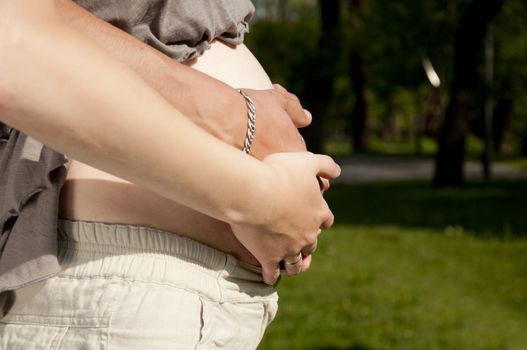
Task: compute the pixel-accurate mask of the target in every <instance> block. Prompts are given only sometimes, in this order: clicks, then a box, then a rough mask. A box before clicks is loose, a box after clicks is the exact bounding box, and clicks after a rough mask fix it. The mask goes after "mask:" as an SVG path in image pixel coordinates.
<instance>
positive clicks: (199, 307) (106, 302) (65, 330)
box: [0, 220, 278, 350]
mask: <svg viewBox="0 0 527 350" xmlns="http://www.w3.org/2000/svg"><path fill="white" fill-rule="evenodd" d="M59 260H60V261H61V266H62V268H63V269H62V271H61V272H60V273H59V274H58V275H57V276H55V277H53V278H50V279H48V280H46V281H43V282H40V283H36V284H34V285H31V286H28V287H24V288H22V289H19V290H17V291H16V292H15V302H14V305H13V307H12V308H11V309H10V311H9V313H8V314H7V315H6V316H5V317H4V318H3V319H2V320H0V349H2V350H18V349H24V350H30V349H46V350H47V349H54V350H55V349H68V350H70V349H72V350H74V349H83V350H91V349H101V350H102V349H130V350H132V349H141V350H155V349H218V348H221V349H243V350H247V349H255V348H256V347H257V345H258V343H259V342H260V340H261V338H262V336H263V333H264V331H265V328H266V327H267V326H268V325H269V323H270V322H271V321H272V319H273V317H274V316H275V314H276V311H277V300H278V297H277V294H276V292H275V291H274V289H273V288H272V287H270V286H267V285H265V284H264V283H263V281H262V277H261V275H260V271H259V270H258V269H257V268H253V267H251V266H250V265H245V264H243V263H240V262H238V261H237V260H236V259H234V258H233V257H232V256H230V255H227V254H224V253H222V252H220V251H218V250H215V249H212V248H209V247H207V246H205V245H203V244H200V243H198V242H196V241H193V240H190V239H187V238H183V237H180V236H177V235H175V234H171V233H166V232H162V231H158V230H154V229H151V228H146V227H137V226H127V225H109V224H102V223H87V222H78V221H76V222H72V221H65V220H62V221H60V222H59Z"/></svg>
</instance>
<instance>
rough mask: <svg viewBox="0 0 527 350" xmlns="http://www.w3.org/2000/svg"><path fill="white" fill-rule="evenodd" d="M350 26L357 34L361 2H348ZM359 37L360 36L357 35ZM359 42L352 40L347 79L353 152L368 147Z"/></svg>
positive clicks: (365, 99)
mask: <svg viewBox="0 0 527 350" xmlns="http://www.w3.org/2000/svg"><path fill="white" fill-rule="evenodd" d="M348 5H349V7H348V8H349V12H350V16H349V17H350V19H351V20H350V21H349V22H350V26H351V29H352V30H353V32H354V34H357V32H358V30H359V27H360V19H359V16H358V14H359V12H360V10H361V7H362V6H363V1H361V0H349V2H348ZM359 35H360V34H359ZM360 42H362V41H361V40H354V42H353V43H352V44H351V49H350V53H349V67H348V71H349V77H350V81H351V88H352V92H353V95H354V97H355V104H354V107H353V110H352V111H351V128H352V141H353V150H355V151H365V150H366V149H367V147H368V136H367V120H368V100H367V97H366V68H365V67H364V59H363V57H362V54H361V52H362V45H360V44H359V43H360Z"/></svg>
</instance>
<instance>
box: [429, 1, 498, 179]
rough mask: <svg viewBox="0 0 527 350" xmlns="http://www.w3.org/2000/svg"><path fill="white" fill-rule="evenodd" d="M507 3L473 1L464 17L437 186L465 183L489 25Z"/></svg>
mask: <svg viewBox="0 0 527 350" xmlns="http://www.w3.org/2000/svg"><path fill="white" fill-rule="evenodd" d="M503 2H504V0H487V1H480V0H473V1H472V3H470V4H469V5H468V7H467V8H466V11H465V12H464V13H463V15H462V17H461V20H460V23H459V27H458V30H457V33H456V39H455V43H454V76H453V81H452V85H451V87H450V98H451V99H450V103H449V105H448V107H447V110H446V114H445V120H444V122H443V126H442V128H441V132H440V134H439V140H438V142H439V150H438V153H437V156H436V169H435V178H434V184H435V185H436V186H439V187H442V186H460V185H462V184H463V183H464V180H465V179H464V174H463V163H464V159H465V138H466V133H467V129H468V120H469V119H470V116H471V115H472V114H473V113H474V109H475V103H476V102H475V91H476V87H477V84H478V82H479V81H480V77H479V74H478V69H479V66H480V63H481V58H482V48H483V42H484V39H485V35H486V32H487V28H488V25H489V23H490V22H491V21H492V20H493V19H494V18H495V17H496V15H497V14H498V13H499V11H500V9H501V7H502V5H503Z"/></svg>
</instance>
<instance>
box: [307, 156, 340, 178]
mask: <svg viewBox="0 0 527 350" xmlns="http://www.w3.org/2000/svg"><path fill="white" fill-rule="evenodd" d="M313 157H314V159H315V168H316V171H317V175H319V176H321V177H323V178H324V179H329V180H332V179H335V178H337V177H339V176H340V172H341V170H340V166H339V165H338V164H337V163H335V161H334V160H333V158H331V157H330V156H326V155H323V154H314V155H313Z"/></svg>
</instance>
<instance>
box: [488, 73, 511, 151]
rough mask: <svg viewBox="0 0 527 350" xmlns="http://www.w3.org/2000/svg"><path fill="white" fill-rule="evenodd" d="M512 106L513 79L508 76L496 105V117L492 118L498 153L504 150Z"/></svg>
mask: <svg viewBox="0 0 527 350" xmlns="http://www.w3.org/2000/svg"><path fill="white" fill-rule="evenodd" d="M512 108H513V100H512V80H511V79H510V78H506V79H505V80H504V82H503V84H502V87H501V90H500V97H499V98H498V101H497V102H496V106H495V107H494V118H493V119H492V142H493V144H494V151H496V152H498V153H499V152H501V151H502V150H503V141H504V139H505V134H506V133H507V130H508V129H509V126H510V122H511V117H512Z"/></svg>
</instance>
